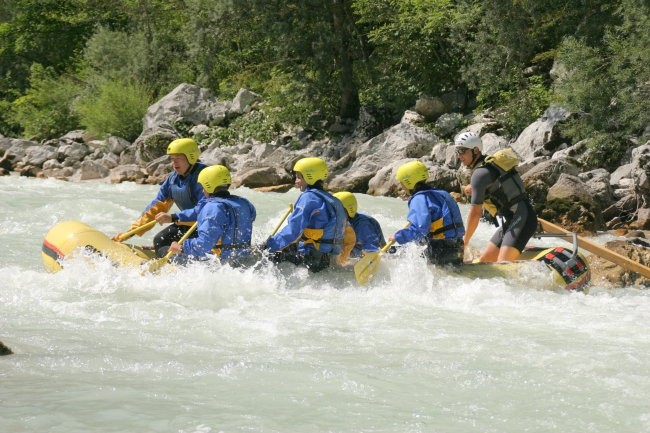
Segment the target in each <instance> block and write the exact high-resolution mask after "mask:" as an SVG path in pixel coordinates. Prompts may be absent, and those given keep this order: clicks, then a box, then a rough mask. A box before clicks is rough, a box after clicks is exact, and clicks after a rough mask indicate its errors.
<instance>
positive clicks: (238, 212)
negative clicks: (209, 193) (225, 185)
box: [201, 194, 256, 260]
mask: <svg viewBox="0 0 650 433" xmlns="http://www.w3.org/2000/svg"><path fill="white" fill-rule="evenodd" d="M204 212H205V216H204V215H201V219H203V218H213V219H214V221H215V222H216V221H218V223H217V224H215V226H216V227H215V229H213V238H214V243H213V244H212V246H213V247H212V250H213V251H214V252H215V253H216V254H218V255H219V257H220V258H221V260H228V259H230V258H234V257H241V256H246V255H248V254H250V245H251V237H252V234H253V221H255V218H256V210H255V207H254V206H253V204H252V203H251V202H250V201H249V200H248V199H246V198H244V197H240V196H237V195H233V194H228V195H223V196H218V195H217V196H213V197H210V198H209V199H208V201H207V204H206V206H204Z"/></svg>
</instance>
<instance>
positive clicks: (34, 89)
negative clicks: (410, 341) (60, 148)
mask: <svg viewBox="0 0 650 433" xmlns="http://www.w3.org/2000/svg"><path fill="white" fill-rule="evenodd" d="M29 82H30V87H29V89H28V90H27V92H26V93H25V95H24V96H21V97H19V98H17V99H16V100H15V101H13V104H12V105H13V107H12V113H13V117H14V120H15V121H16V122H17V123H18V124H20V126H21V127H22V129H23V131H24V135H25V136H27V137H30V138H35V139H43V138H50V137H57V136H60V135H63V134H64V133H66V132H68V131H70V130H73V129H77V128H79V120H78V118H77V116H76V115H75V113H74V111H73V110H72V103H73V100H74V98H75V97H76V96H77V95H78V94H79V91H80V87H79V84H78V83H77V82H75V81H74V80H73V79H71V78H70V77H68V76H59V75H57V74H56V72H55V71H54V70H53V69H52V68H44V67H43V66H41V65H39V64H38V63H34V65H33V66H32V68H31V70H30V76H29Z"/></svg>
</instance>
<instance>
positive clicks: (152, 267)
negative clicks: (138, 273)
mask: <svg viewBox="0 0 650 433" xmlns="http://www.w3.org/2000/svg"><path fill="white" fill-rule="evenodd" d="M168 261H169V257H167V256H165V257H163V258H162V259H158V260H154V261H152V262H151V263H149V265H148V266H147V272H151V273H152V274H155V273H156V272H158V271H159V270H160V269H161V268H162V267H163V266H165V265H166V264H167V262H168Z"/></svg>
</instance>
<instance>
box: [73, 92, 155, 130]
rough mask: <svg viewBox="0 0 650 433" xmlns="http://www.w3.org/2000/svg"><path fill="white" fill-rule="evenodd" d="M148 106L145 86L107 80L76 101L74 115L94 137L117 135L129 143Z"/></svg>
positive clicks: (147, 93) (148, 94)
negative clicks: (76, 114)
mask: <svg viewBox="0 0 650 433" xmlns="http://www.w3.org/2000/svg"><path fill="white" fill-rule="evenodd" d="M151 102H152V98H151V92H150V91H149V89H147V88H146V87H145V86H143V85H140V84H137V83H129V82H125V81H122V80H115V81H113V80H110V81H104V82H102V83H101V84H100V85H99V86H98V87H97V89H96V90H94V91H89V92H87V93H86V94H85V95H84V96H83V97H80V98H79V99H78V101H77V103H76V104H75V111H76V112H77V113H78V115H79V122H80V123H81V124H82V125H83V126H84V127H85V128H86V129H88V130H89V131H90V132H92V133H93V134H94V135H96V136H98V137H105V136H107V135H117V136H119V137H123V138H125V139H127V140H129V141H133V140H135V139H136V138H137V137H138V135H140V132H141V131H142V117H143V116H144V114H145V112H146V111H147V108H148V107H149V105H150V104H151Z"/></svg>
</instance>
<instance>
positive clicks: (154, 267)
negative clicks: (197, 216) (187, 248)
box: [147, 222, 199, 273]
mask: <svg viewBox="0 0 650 433" xmlns="http://www.w3.org/2000/svg"><path fill="white" fill-rule="evenodd" d="M198 225H199V223H198V222H195V223H194V224H192V227H190V229H189V230H188V231H186V232H185V234H184V235H183V237H182V238H180V239H179V240H178V243H179V244H182V243H183V242H185V240H186V239H187V238H189V237H190V235H191V234H192V233H194V230H196V227H197V226H198ZM173 255H174V253H173V252H172V251H168V252H167V254H165V257H163V258H162V259H158V260H154V261H152V262H151V263H149V266H148V267H147V271H148V272H152V273H154V272H158V270H159V269H160V268H162V267H163V266H165V264H166V263H167V262H168V261H169V259H170V258H171V257H172V256H173Z"/></svg>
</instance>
